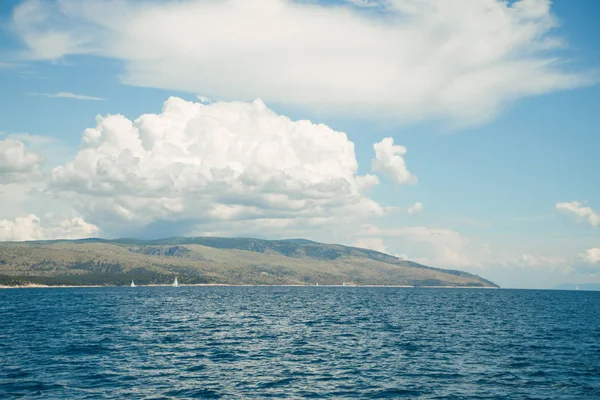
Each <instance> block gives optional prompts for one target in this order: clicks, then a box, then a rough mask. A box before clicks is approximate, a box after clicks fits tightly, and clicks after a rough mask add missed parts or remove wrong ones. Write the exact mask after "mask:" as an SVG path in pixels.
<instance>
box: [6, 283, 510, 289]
mask: <svg viewBox="0 0 600 400" xmlns="http://www.w3.org/2000/svg"><path fill="white" fill-rule="evenodd" d="M170 286H173V285H172V284H168V283H165V284H159V283H151V284H148V285H136V288H143V287H170ZM196 286H206V287H210V286H231V287H347V288H352V287H361V288H365V287H373V288H407V289H500V288H498V287H492V286H410V285H318V286H317V285H294V284H289V285H260V284H258V285H253V284H232V283H192V284H179V287H196ZM117 287H122V288H125V287H129V286H128V285H39V284H28V285H15V286H8V285H0V289H69V288H117ZM132 289H135V288H132Z"/></svg>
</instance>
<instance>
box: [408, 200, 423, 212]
mask: <svg viewBox="0 0 600 400" xmlns="http://www.w3.org/2000/svg"><path fill="white" fill-rule="evenodd" d="M421 211H423V203H421V202H420V201H417V202H416V203H415V204H413V205H412V206H410V207H409V208H408V210H406V213H407V214H408V215H415V214H418V213H420V212H421Z"/></svg>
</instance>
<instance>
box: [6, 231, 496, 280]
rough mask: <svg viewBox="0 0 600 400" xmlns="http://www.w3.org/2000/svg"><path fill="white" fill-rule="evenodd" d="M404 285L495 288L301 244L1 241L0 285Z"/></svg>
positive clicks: (453, 274) (456, 275)
mask: <svg viewBox="0 0 600 400" xmlns="http://www.w3.org/2000/svg"><path fill="white" fill-rule="evenodd" d="M175 277H177V278H178V281H179V282H180V283H181V284H231V285H316V284H317V283H318V284H319V285H341V284H343V283H344V282H346V284H351V285H390V286H391V285H406V286H415V287H428V286H436V287H439V286H450V287H463V286H464V287H498V286H497V285H496V284H494V283H493V282H490V281H488V280H486V279H483V278H481V277H479V276H477V275H473V274H469V273H467V272H462V271H455V270H446V269H440V268H432V267H427V266H424V265H421V264H417V263H415V262H412V261H408V260H404V259H401V258H398V257H394V256H391V255H388V254H384V253H380V252H377V251H373V250H367V249H361V248H356V247H348V246H342V245H334V244H323V243H317V242H313V241H309V240H305V239H291V240H262V239H251V238H218V237H195V238H188V237H176V238H170V239H161V240H137V239H116V240H105V239H82V240H56V241H31V242H0V285H1V286H23V285H49V286H58V285H73V286H76V285H127V284H129V283H130V282H131V280H134V281H135V282H136V284H138V285H145V284H146V285H147V284H168V283H170V282H172V281H173V279H174V278H175Z"/></svg>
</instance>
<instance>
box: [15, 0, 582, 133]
mask: <svg viewBox="0 0 600 400" xmlns="http://www.w3.org/2000/svg"><path fill="white" fill-rule="evenodd" d="M354 3H355V4H362V5H368V4H371V2H370V1H369V0H355V1H354ZM382 4H384V6H383V7H381V8H378V9H377V10H380V12H377V13H372V12H365V10H364V9H361V8H357V7H352V6H350V5H331V4H329V5H322V4H315V3H313V2H296V1H292V0H261V1H255V2H251V3H249V2H247V1H243V0H232V1H219V2H215V1H203V0H190V1H171V2H142V3H140V2H136V1H134V0H122V1H118V2H103V1H87V2H69V1H41V0H26V1H25V2H23V3H22V4H20V5H19V6H18V7H17V8H16V9H15V12H14V15H13V20H12V23H13V26H14V30H15V32H16V34H17V35H18V36H19V37H20V38H21V39H22V40H23V42H24V43H25V45H26V46H27V49H28V51H29V57H31V58H34V59H45V60H55V59H59V58H61V57H63V56H66V55H72V54H91V55H97V56H103V57H110V58H115V59H118V60H121V61H123V63H124V66H125V72H124V74H123V79H124V82H126V83H128V84H132V85H138V86H147V87H159V88H167V89H171V90H181V91H186V92H191V93H203V94H206V95H208V96H210V97H216V98H222V99H242V100H246V101H249V100H252V99H254V98H262V99H264V100H266V101H268V102H272V103H277V104H286V105H291V106H298V107H301V108H305V109H312V110H314V111H317V112H329V113H343V114H348V115H352V116H355V117H369V118H370V117H385V118H392V119H403V120H418V119H424V118H439V119H445V120H451V121H454V122H457V123H461V124H478V123H482V122H485V121H486V120H488V119H489V118H491V117H493V116H494V115H495V114H496V113H497V112H498V111H499V110H500V109H501V108H502V106H503V105H504V104H505V103H507V102H510V101H513V100H515V99H519V98H522V97H528V96H534V95H540V94H544V93H548V92H552V91H556V90H564V89H569V88H574V87H578V86H582V85H587V84H590V83H591V82H593V79H591V78H590V77H589V76H587V75H586V74H583V73H577V72H573V69H572V68H568V67H567V66H566V64H567V63H566V62H565V61H568V60H566V59H564V57H562V56H561V55H560V54H559V53H558V52H557V50H560V49H561V48H562V47H564V46H565V44H564V42H563V41H562V40H561V39H560V38H558V37H556V36H555V35H554V33H553V31H554V29H555V28H556V27H557V25H558V24H557V23H556V21H555V19H554V18H553V16H552V14H551V11H550V5H551V2H550V0H520V1H515V2H507V1H504V0H420V1H406V0H388V1H386V2H385V3H382Z"/></svg>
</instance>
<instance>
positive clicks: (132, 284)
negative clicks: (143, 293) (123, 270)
mask: <svg viewBox="0 0 600 400" xmlns="http://www.w3.org/2000/svg"><path fill="white" fill-rule="evenodd" d="M131 287H135V283H133V279H132V280H131Z"/></svg>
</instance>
